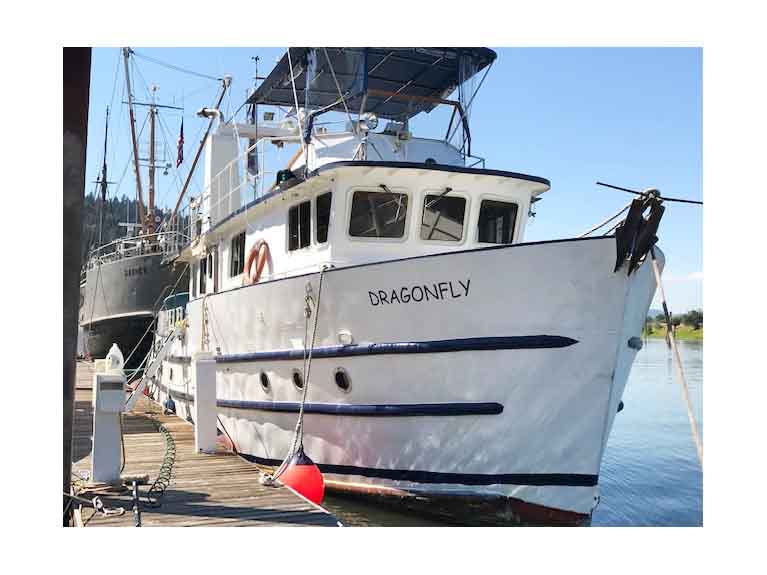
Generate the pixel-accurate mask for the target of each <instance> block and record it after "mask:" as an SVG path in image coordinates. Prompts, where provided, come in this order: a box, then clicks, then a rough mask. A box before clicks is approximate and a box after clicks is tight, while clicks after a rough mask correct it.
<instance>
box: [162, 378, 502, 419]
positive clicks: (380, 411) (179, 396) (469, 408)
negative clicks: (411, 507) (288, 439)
mask: <svg viewBox="0 0 767 575" xmlns="http://www.w3.org/2000/svg"><path fill="white" fill-rule="evenodd" d="M158 387H160V389H162V391H163V392H165V393H168V389H167V387H166V386H164V385H162V384H160V385H158ZM170 396H171V397H172V398H173V399H175V400H178V401H183V402H186V403H189V404H192V403H194V396H193V395H191V394H189V393H185V392H183V391H176V390H173V389H172V390H170ZM216 405H217V406H218V407H223V408H229V409H252V410H255V411H275V412H280V413H298V412H299V410H300V409H301V404H300V403H298V402H293V401H279V402H276V401H242V400H235V399H219V400H217V401H216ZM304 412H305V413H314V414H318V415H346V416H355V417H427V416H432V417H444V416H455V415H498V414H499V413H502V412H503V405H501V404H500V403H493V402H476V403H457V402H453V403H404V404H386V403H384V404H368V405H365V404H343V403H306V404H304Z"/></svg>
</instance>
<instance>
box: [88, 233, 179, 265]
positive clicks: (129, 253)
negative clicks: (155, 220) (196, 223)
mask: <svg viewBox="0 0 767 575" xmlns="http://www.w3.org/2000/svg"><path fill="white" fill-rule="evenodd" d="M165 238H171V239H170V240H166V241H162V240H163V239H165ZM187 241H188V237H187V236H186V234H184V233H183V232H179V231H167V232H157V233H153V234H144V235H138V236H130V237H124V238H118V239H116V240H113V241H111V242H109V243H108V244H104V245H103V246H100V247H98V248H96V249H94V250H92V251H91V252H90V253H89V254H88V258H87V260H86V265H85V266H84V267H85V269H86V270H87V269H91V268H93V267H94V266H95V265H97V264H102V263H108V262H111V261H117V260H121V259H124V258H126V257H133V256H136V255H142V254H145V253H160V254H171V253H175V252H178V251H179V250H180V248H181V246H183V245H184V244H185V243H186V242H187ZM125 244H128V246H127V247H123V248H122V249H120V246H121V245H123V246H124V245H125Z"/></svg>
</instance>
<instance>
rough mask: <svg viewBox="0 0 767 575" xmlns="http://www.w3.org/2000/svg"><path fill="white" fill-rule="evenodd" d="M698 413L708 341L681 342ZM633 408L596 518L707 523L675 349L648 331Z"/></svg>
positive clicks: (346, 511) (631, 394)
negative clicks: (705, 350)
mask: <svg viewBox="0 0 767 575" xmlns="http://www.w3.org/2000/svg"><path fill="white" fill-rule="evenodd" d="M679 352H680V354H681V355H682V361H683V362H684V371H685V375H686V376H687V383H688V385H689V386H690V397H691V400H692V402H693V407H694V413H695V418H696V419H697V421H698V425H699V427H700V433H701V436H702V434H703V430H702V425H703V401H702V398H703V343H702V342H684V341H682V342H679ZM623 403H624V404H625V408H624V409H623V411H621V412H620V413H619V414H618V415H617V416H616V417H615V424H614V426H613V431H612V434H611V435H610V440H609V441H608V444H607V449H606V451H605V456H604V460H603V461H602V470H601V473H600V480H599V484H600V490H601V502H600V504H599V506H598V507H597V509H596V510H595V511H594V515H593V518H592V524H593V525H595V526H610V525H613V526H615V525H680V526H682V525H683V526H690V525H702V524H703V475H702V473H701V470H700V465H699V464H698V458H697V454H696V451H695V443H694V442H693V439H692V434H691V432H690V424H689V422H688V419H687V411H686V409H685V405H684V401H683V399H682V390H681V387H680V385H679V382H678V381H677V380H676V376H675V374H674V365H673V363H672V355H671V350H669V349H667V348H666V344H665V342H664V341H663V340H656V339H648V340H647V342H646V344H645V347H644V348H643V349H642V351H640V352H639V354H638V355H637V358H636V361H635V362H634V366H633V367H632V369H631V376H630V378H629V382H628V385H627V387H626V392H625V393H624V395H623ZM324 504H325V506H326V507H327V508H328V509H329V510H330V511H331V512H333V513H334V514H335V515H336V516H337V517H338V518H339V519H340V520H341V521H342V522H343V523H344V524H345V525H370V526H385V525H388V526H395V525H396V526H411V525H422V526H424V525H426V526H432V525H440V523H439V522H435V521H431V520H428V519H423V518H420V517H416V516H413V515H410V514H403V513H396V512H393V511H391V510H389V509H382V508H380V507H377V506H372V505H366V504H363V503H359V502H357V501H349V500H346V499H341V498H337V497H327V498H326V499H325V502H324Z"/></svg>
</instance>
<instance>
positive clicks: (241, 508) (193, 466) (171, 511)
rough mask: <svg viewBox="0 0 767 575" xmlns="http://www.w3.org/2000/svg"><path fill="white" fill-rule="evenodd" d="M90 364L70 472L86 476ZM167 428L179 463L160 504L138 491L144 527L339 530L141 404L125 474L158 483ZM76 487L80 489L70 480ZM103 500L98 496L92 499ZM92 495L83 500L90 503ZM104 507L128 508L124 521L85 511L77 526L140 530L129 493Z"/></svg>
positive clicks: (132, 424) (80, 388)
mask: <svg viewBox="0 0 767 575" xmlns="http://www.w3.org/2000/svg"><path fill="white" fill-rule="evenodd" d="M93 373H94V370H93V364H92V363H90V362H84V361H78V363H77V388H76V392H75V417H74V429H73V443H72V458H73V460H74V461H73V464H72V470H73V472H74V473H75V474H77V475H79V476H83V472H85V471H88V472H90V467H91V462H90V451H91V436H92V433H93V406H92V385H93ZM157 423H160V424H162V425H163V426H164V427H165V428H166V429H167V430H168V431H169V432H170V434H171V435H172V437H173V439H174V441H175V445H176V458H175V464H174V466H173V472H172V475H171V477H172V479H171V482H170V485H169V487H168V488H167V490H166V492H165V495H164V497H162V499H161V505H160V506H159V507H157V508H152V507H150V506H149V505H148V504H147V503H146V498H145V497H144V495H146V493H147V492H148V490H149V485H143V486H141V488H140V491H141V494H142V497H141V525H142V526H167V527H191V526H206V527H207V526H222V527H235V526H237V527H246V526H274V525H286V526H301V525H314V526H339V525H340V523H339V521H338V520H337V519H336V518H335V517H334V516H333V515H331V514H330V513H329V512H328V511H327V510H325V509H323V508H322V507H319V506H317V505H314V504H313V503H311V502H309V501H308V500H306V499H304V498H303V497H301V496H299V495H297V494H296V493H295V492H293V491H291V490H290V489H288V488H287V487H264V486H262V485H261V484H260V483H259V470H258V469H257V468H256V466H255V465H253V464H251V463H249V462H247V461H246V460H244V459H242V458H241V457H238V456H237V455H235V454H233V453H231V452H229V451H227V450H225V449H224V448H223V447H220V448H219V450H218V451H217V452H216V453H215V454H211V455H206V454H198V453H196V452H195V450H194V429H193V426H192V425H191V424H190V423H187V422H185V421H183V420H181V419H180V418H178V417H176V416H173V415H163V414H162V409H161V408H160V406H159V405H157V404H156V403H154V402H153V401H150V400H149V399H148V398H143V397H142V398H141V399H140V400H139V402H138V404H137V406H136V408H135V409H134V410H133V411H132V412H130V413H126V414H125V415H124V416H123V435H124V441H125V469H124V471H123V475H132V476H135V475H143V474H148V475H149V481H150V484H151V482H153V481H154V480H155V479H156V478H157V476H158V474H159V472H160V467H161V466H162V464H163V459H164V456H165V452H166V443H165V437H164V435H163V434H162V433H160V432H159V431H158V426H157ZM73 483H75V484H80V483H82V482H79V481H76V480H75V478H73ZM94 494H98V493H94ZM94 494H89V495H83V497H85V498H87V499H90V498H92V497H93V495H94ZM98 495H100V497H101V499H102V501H103V502H104V506H105V507H107V508H116V507H123V508H124V509H125V513H124V514H123V515H120V516H112V517H105V516H104V515H103V514H101V513H96V514H93V513H94V511H93V508H92V507H91V506H88V505H85V506H84V507H83V509H82V512H80V511H79V510H76V512H75V520H76V522H79V523H80V524H84V525H85V526H87V527H92V526H100V527H123V526H124V527H132V526H135V516H134V512H133V498H132V496H131V493H130V491H126V492H125V493H124V494H110V495H108V494H98Z"/></svg>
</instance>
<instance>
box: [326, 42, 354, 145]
mask: <svg viewBox="0 0 767 575" xmlns="http://www.w3.org/2000/svg"><path fill="white" fill-rule="evenodd" d="M322 51H323V52H324V53H325V59H326V60H327V61H328V67H329V68H330V73H331V74H332V76H333V82H335V84H336V90H338V95H339V96H340V97H341V102H342V103H343V105H344V110H346V117H347V118H349V124H351V127H352V130H353V131H354V135H355V136H356V135H357V126H355V125H354V121H353V120H352V115H351V114H350V113H349V108H348V107H347V106H346V98H345V97H344V95H343V92H341V85H340V84H339V83H338V79H337V78H336V72H335V70H333V64H331V63H330V56H328V49H327V48H322Z"/></svg>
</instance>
